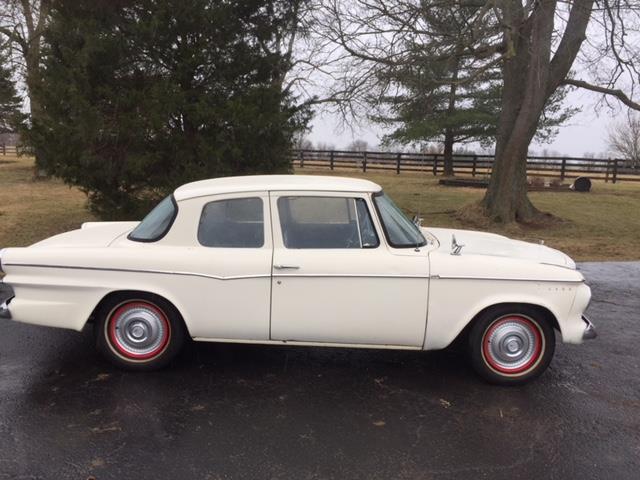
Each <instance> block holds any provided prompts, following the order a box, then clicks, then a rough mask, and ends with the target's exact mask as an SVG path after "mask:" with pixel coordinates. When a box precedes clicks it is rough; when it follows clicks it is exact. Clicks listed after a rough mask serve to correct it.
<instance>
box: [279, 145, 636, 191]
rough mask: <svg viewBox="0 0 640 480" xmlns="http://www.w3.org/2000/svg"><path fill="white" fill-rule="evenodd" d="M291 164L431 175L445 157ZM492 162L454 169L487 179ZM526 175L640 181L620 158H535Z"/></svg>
mask: <svg viewBox="0 0 640 480" xmlns="http://www.w3.org/2000/svg"><path fill="white" fill-rule="evenodd" d="M291 160H292V162H293V165H294V167H296V168H328V169H330V170H336V169H351V170H353V169H358V170H361V171H363V172H367V171H376V170H384V171H389V172H395V173H396V174H400V173H403V172H419V173H427V174H432V175H441V174H442V173H443V172H444V158H443V155H442V154H437V153H405V152H395V153H394V152H354V151H346V150H292V152H291ZM493 161H494V157H493V155H454V157H453V169H454V172H455V174H456V175H462V176H471V177H486V176H488V175H490V174H491V169H492V167H493ZM527 175H529V176H532V177H536V176H537V177H548V178H559V179H560V181H564V180H565V179H571V178H577V177H582V176H588V177H590V178H592V179H594V180H604V181H606V182H608V181H612V182H613V183H616V182H619V181H623V180H624V181H636V182H637V181H640V168H637V167H636V168H634V167H632V166H631V165H630V164H629V162H627V161H625V160H622V159H618V158H610V159H597V158H578V157H537V156H532V157H528V158H527Z"/></svg>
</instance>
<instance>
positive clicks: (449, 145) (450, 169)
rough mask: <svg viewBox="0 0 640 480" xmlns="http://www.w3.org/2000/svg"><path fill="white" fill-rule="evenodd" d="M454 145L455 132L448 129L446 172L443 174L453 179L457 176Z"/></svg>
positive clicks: (445, 151) (446, 132)
mask: <svg viewBox="0 0 640 480" xmlns="http://www.w3.org/2000/svg"><path fill="white" fill-rule="evenodd" d="M453 143H454V136H453V132H452V131H451V129H449V128H447V129H445V131H444V171H443V172H442V175H444V176H445V177H453V176H454V175H455V172H454V171H453Z"/></svg>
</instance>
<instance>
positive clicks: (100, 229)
mask: <svg viewBox="0 0 640 480" xmlns="http://www.w3.org/2000/svg"><path fill="white" fill-rule="evenodd" d="M138 223H139V222H87V223H83V224H82V226H81V227H80V228H79V229H78V230H71V231H70V232H65V233H61V234H59V235H54V236H53V237H49V238H47V239H45V240H42V241H40V242H38V243H35V244H33V245H32V247H108V246H109V245H110V244H111V243H113V242H114V241H115V240H117V239H118V238H120V237H122V236H123V235H125V234H127V233H129V232H130V231H131V230H133V228H135V226H136V225H138Z"/></svg>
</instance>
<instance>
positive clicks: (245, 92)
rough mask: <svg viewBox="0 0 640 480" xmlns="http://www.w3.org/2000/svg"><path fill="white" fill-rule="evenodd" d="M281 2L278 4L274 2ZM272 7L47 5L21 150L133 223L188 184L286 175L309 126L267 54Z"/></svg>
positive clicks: (147, 1) (67, 0) (103, 0)
mask: <svg viewBox="0 0 640 480" xmlns="http://www.w3.org/2000/svg"><path fill="white" fill-rule="evenodd" d="M283 1H284V0H283ZM273 3H274V1H273V0H272V1H268V0H241V1H236V2H219V1H216V0H138V1H127V0H118V1H113V0H99V1H96V0H60V1H58V2H57V3H54V6H53V8H52V12H51V19H50V25H49V29H48V31H47V33H46V39H45V40H46V49H45V56H44V69H43V75H42V88H41V89H40V90H39V91H38V93H37V95H38V98H39V100H40V102H41V104H42V106H43V110H44V113H43V115H42V117H41V118H40V119H39V120H38V121H35V122H34V125H33V128H32V129H31V132H30V135H29V139H30V141H31V142H32V143H33V144H34V145H35V146H37V147H38V148H40V149H42V150H43V151H44V152H45V155H43V158H44V159H45V165H44V167H45V168H46V169H47V170H48V171H49V172H50V173H52V174H54V175H57V176H59V177H61V178H63V179H64V180H65V181H66V182H67V183H69V184H71V185H77V186H79V187H80V188H81V189H83V190H84V191H85V192H86V193H87V194H88V197H89V204H90V207H91V208H92V210H93V211H95V212H96V213H98V214H99V215H100V216H102V217H103V218H127V217H137V216H139V215H140V214H141V212H142V210H144V209H147V208H148V207H149V204H150V203H153V202H156V201H157V200H158V198H160V197H162V196H164V195H166V194H168V193H169V192H171V191H172V190H173V189H174V188H175V187H176V186H178V185H180V184H182V183H185V182H188V181H191V180H195V179H202V178H208V177H217V176H226V175H238V174H240V175H242V174H253V173H272V172H287V171H288V170H289V160H288V158H289V156H288V153H289V148H290V145H291V141H292V137H293V134H294V133H295V132H296V131H298V130H300V129H301V128H303V127H304V126H305V125H306V122H307V121H308V117H309V115H308V112H307V110H306V109H305V108H303V107H297V106H295V105H294V103H293V99H292V98H291V97H289V96H288V95H287V94H285V93H283V90H282V88H281V87H280V85H279V83H278V82H277V81H276V80H277V79H278V78H280V75H281V72H282V70H283V69H284V68H286V65H285V64H286V62H287V60H286V59H284V58H282V56H280V55H278V54H274V53H267V52H265V50H264V49H263V48H262V46H263V45H265V44H268V43H269V42H271V41H273V36H274V34H275V33H276V31H277V28H278V25H279V22H278V21H277V19H275V18H273V11H274V10H273V9H272V8H267V7H268V6H270V5H272V4H273Z"/></svg>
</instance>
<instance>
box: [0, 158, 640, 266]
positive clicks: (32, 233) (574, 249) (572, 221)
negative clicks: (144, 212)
mask: <svg viewBox="0 0 640 480" xmlns="http://www.w3.org/2000/svg"><path fill="white" fill-rule="evenodd" d="M298 173H305V174H319V175H329V174H334V175H343V176H352V177H360V178H368V179H370V180H372V181H374V182H376V183H378V184H380V185H382V186H383V187H384V189H385V191H386V192H387V193H388V194H389V195H390V196H391V197H392V198H393V199H394V200H395V201H396V202H397V203H398V204H399V205H400V206H401V207H402V208H403V209H404V210H405V211H407V212H411V213H415V212H420V216H421V217H423V218H424V225H425V226H434V227H454V228H482V229H486V230H490V231H493V232H496V233H501V234H505V235H508V236H511V237H514V238H520V239H524V240H531V241H540V240H544V241H545V244H547V245H549V246H552V247H555V248H559V249H560V250H563V251H565V252H566V253H568V254H569V255H571V256H572V257H574V258H575V259H576V260H582V261H584V260H638V259H640V183H631V182H629V183H618V184H616V185H613V184H610V183H609V184H605V183H603V182H594V186H593V190H592V192H591V193H586V194H580V193H551V192H534V193H531V194H530V196H531V199H532V201H533V203H534V204H535V205H536V206H537V207H538V208H539V209H541V210H543V211H545V212H549V213H552V214H553V215H554V216H556V217H558V218H560V219H562V221H560V222H553V223H552V224H551V225H548V226H546V227H544V228H531V227H522V226H518V225H510V226H507V227H500V226H496V225H482V222H480V223H479V224H476V222H472V223H469V222H465V221H463V220H462V218H464V215H462V216H461V215H459V213H458V212H460V211H461V210H462V211H464V209H465V207H466V206H467V205H473V204H474V203H475V202H477V201H479V200H480V199H481V197H482V194H483V192H482V190H480V189H472V188H458V187H443V186H440V185H438V184H437V178H435V177H433V176H430V175H428V174H424V175H423V174H401V175H395V174H393V173H375V172H372V173H367V174H362V172H355V171H343V172H340V171H336V172H330V171H328V170H310V169H307V168H305V169H304V170H302V171H300V170H298ZM85 205H86V197H85V195H84V194H83V193H82V192H80V191H79V190H78V189H75V188H69V187H67V186H65V185H64V184H63V183H62V182H60V181H59V180H56V179H48V180H37V181H36V180H34V179H33V160H32V159H29V158H16V157H10V156H6V157H3V156H0V247H9V246H23V245H29V244H31V243H34V242H36V241H38V240H41V239H43V238H46V237H48V236H50V235H54V234H56V233H59V232H63V231H66V230H70V229H73V228H77V227H78V226H79V225H80V224H81V223H82V222H85V221H88V220H93V219H94V218H93V217H92V216H91V214H90V213H89V212H87V210H86V208H85ZM479 225H480V226H479Z"/></svg>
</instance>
